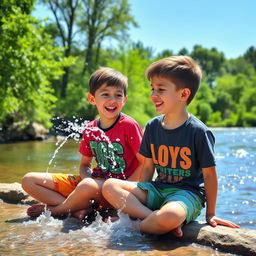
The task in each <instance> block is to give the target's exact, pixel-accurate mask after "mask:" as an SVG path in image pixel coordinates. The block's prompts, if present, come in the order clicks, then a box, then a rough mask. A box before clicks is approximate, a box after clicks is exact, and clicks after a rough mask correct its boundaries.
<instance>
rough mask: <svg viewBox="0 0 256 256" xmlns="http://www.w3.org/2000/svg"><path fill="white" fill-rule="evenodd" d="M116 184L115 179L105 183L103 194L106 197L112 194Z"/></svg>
mask: <svg viewBox="0 0 256 256" xmlns="http://www.w3.org/2000/svg"><path fill="white" fill-rule="evenodd" d="M115 184H116V179H114V178H109V179H107V180H106V181H105V182H104V183H103V186H102V194H103V196H104V197H105V196H108V195H110V194H112V192H113V190H114V188H115Z"/></svg>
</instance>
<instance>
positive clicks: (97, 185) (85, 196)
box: [47, 178, 103, 218]
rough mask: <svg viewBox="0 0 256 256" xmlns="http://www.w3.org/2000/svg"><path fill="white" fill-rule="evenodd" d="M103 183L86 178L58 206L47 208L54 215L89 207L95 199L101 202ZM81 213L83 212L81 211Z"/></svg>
mask: <svg viewBox="0 0 256 256" xmlns="http://www.w3.org/2000/svg"><path fill="white" fill-rule="evenodd" d="M102 184H103V181H102V180H95V179H92V178H85V179H83V180H82V181H81V182H80V183H79V184H78V185H77V187H76V189H75V190H74V191H73V192H72V193H71V194H70V195H69V196H68V197H67V198H66V199H65V200H64V201H63V202H62V203H60V204H58V205H56V206H48V207H47V208H48V209H49V210H50V211H51V213H52V215H53V216H58V215H61V214H65V213H69V212H70V213H73V212H76V211H80V210H82V209H89V208H90V207H91V205H92V203H93V201H95V202H99V201H100V200H101V198H102V195H101V188H102ZM80 213H82V212H81V211H80ZM80 217H81V216H80ZM80 217H79V218H80Z"/></svg>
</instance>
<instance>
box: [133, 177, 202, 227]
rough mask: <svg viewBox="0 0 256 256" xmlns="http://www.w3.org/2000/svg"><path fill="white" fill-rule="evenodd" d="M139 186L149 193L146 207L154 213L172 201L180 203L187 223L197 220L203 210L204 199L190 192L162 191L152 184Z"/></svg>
mask: <svg viewBox="0 0 256 256" xmlns="http://www.w3.org/2000/svg"><path fill="white" fill-rule="evenodd" d="M137 186H138V187H139V188H140V189H142V190H146V191H147V192H148V194H147V203H146V205H147V207H148V208H149V209H151V210H152V211H154V210H158V209H160V208H161V207H162V206H163V205H164V204H166V203H167V202H170V201H175V202H177V203H179V204H180V205H181V206H182V207H183V208H184V210H185V212H186V223H189V222H191V221H193V220H195V219H196V218H197V217H198V216H199V215H200V213H201V210H202V208H203V204H202V203H203V202H202V199H201V198H200V197H199V196H197V195H196V194H195V193H193V192H191V191H189V190H182V189H177V188H164V189H160V188H157V187H155V186H154V185H153V184H152V183H150V182H138V183H137Z"/></svg>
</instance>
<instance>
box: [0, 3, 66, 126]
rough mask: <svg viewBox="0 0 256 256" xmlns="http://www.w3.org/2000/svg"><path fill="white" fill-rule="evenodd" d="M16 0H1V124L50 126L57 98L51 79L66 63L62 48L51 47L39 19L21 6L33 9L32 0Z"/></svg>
mask: <svg viewBox="0 0 256 256" xmlns="http://www.w3.org/2000/svg"><path fill="white" fill-rule="evenodd" d="M16 2H17V3H19V1H12V2H11V3H10V1H4V2H2V3H1V21H0V22H1V26H0V34H1V37H0V52H1V55H0V84H1V87H0V124H1V125H3V126H8V124H10V123H13V122H19V121H22V122H24V121H38V122H40V123H43V124H45V125H50V123H49V120H50V118H51V116H52V112H51V110H52V108H53V107H54V104H53V103H54V102H55V100H56V98H55V97H54V96H53V89H52V87H51V85H50V80H51V79H57V78H58V77H59V76H60V75H61V74H62V68H63V66H65V65H68V64H69V62H68V61H67V60H66V59H63V58H62V53H61V52H62V49H60V48H58V47H53V46H52V41H51V39H50V38H49V36H48V35H47V34H44V29H43V27H42V26H41V24H40V22H39V21H37V20H36V19H35V18H33V17H31V16H30V15H28V14H27V11H24V10H23V9H22V6H25V7H26V10H32V4H33V3H32V2H33V1H25V0H24V1H22V2H23V5H21V6H20V5H19V4H17V5H16ZM29 4H31V6H30V5H29ZM10 5H11V7H10ZM29 6H30V7H29ZM2 10H9V11H8V12H5V13H3V12H2Z"/></svg>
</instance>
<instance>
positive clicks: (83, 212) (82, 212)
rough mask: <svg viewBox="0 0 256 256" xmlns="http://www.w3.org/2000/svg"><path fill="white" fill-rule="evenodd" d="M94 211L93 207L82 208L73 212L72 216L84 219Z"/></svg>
mask: <svg viewBox="0 0 256 256" xmlns="http://www.w3.org/2000/svg"><path fill="white" fill-rule="evenodd" d="M91 212H92V208H88V209H82V210H78V211H76V212H73V213H72V216H73V217H75V218H77V219H79V220H84V218H85V217H86V216H87V215H88V214H90V213H91Z"/></svg>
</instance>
